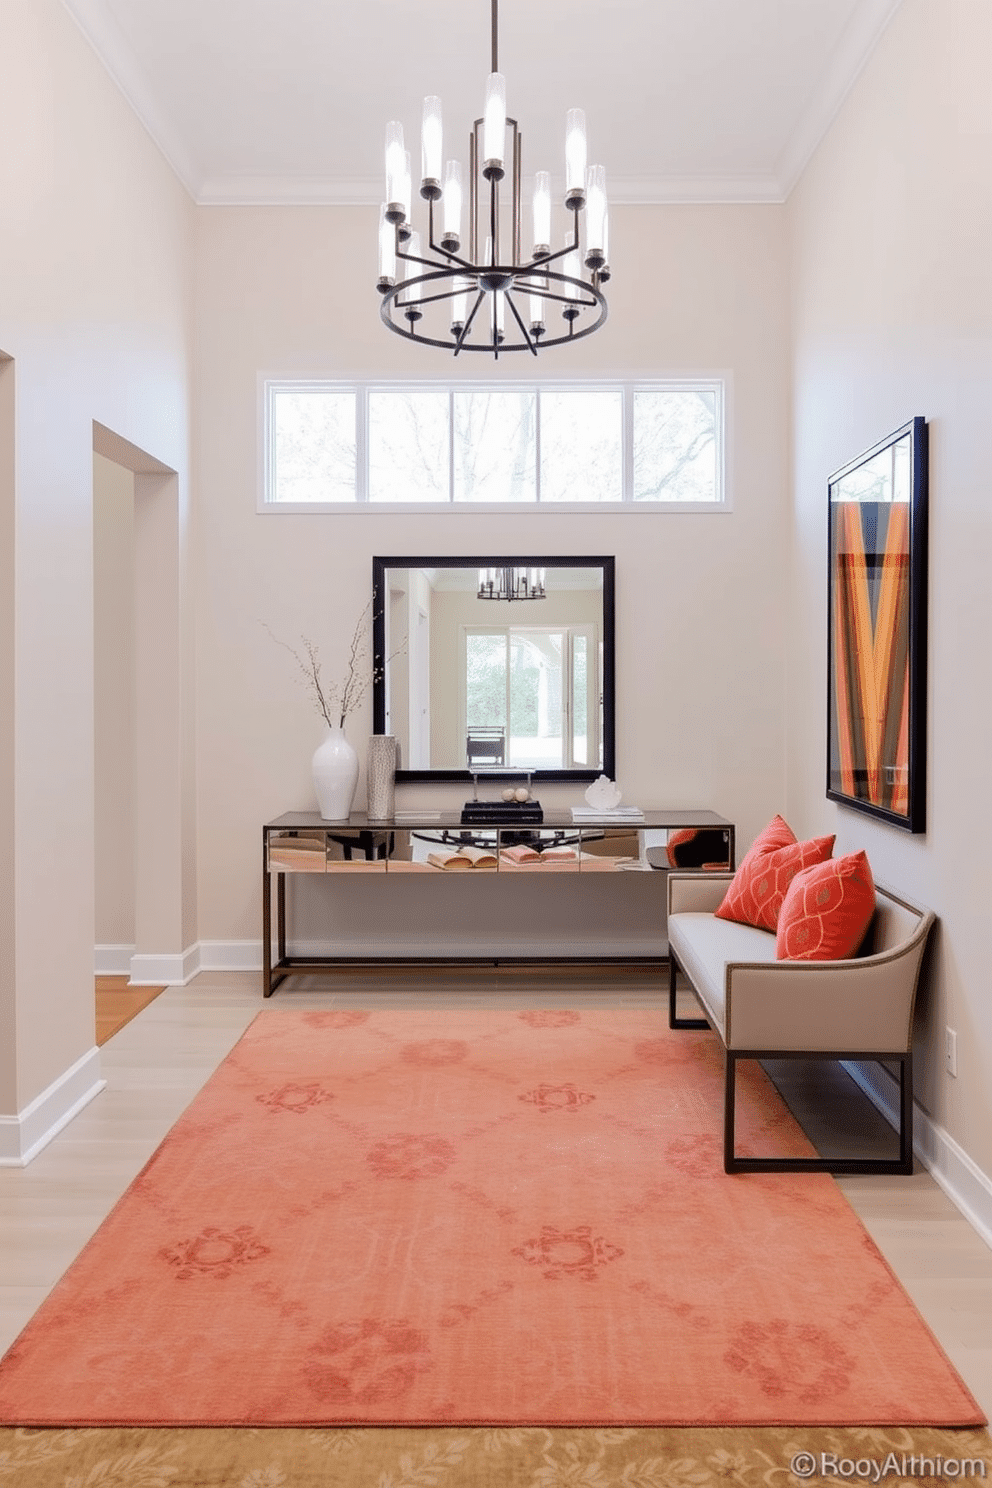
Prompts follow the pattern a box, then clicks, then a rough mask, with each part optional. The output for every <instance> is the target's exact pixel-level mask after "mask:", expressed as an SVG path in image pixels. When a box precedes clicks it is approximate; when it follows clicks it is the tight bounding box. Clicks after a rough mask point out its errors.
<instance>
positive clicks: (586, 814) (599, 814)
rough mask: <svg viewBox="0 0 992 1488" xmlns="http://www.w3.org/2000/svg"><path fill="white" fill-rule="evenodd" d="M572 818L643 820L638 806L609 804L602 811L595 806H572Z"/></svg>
mask: <svg viewBox="0 0 992 1488" xmlns="http://www.w3.org/2000/svg"><path fill="white" fill-rule="evenodd" d="M572 820H573V821H574V822H585V821H590V822H591V821H594V822H612V821H616V822H636V821H643V820H644V812H643V811H642V810H641V808H640V806H611V807H610V809H609V810H608V811H603V810H602V809H601V808H600V807H597V806H573V807H572Z"/></svg>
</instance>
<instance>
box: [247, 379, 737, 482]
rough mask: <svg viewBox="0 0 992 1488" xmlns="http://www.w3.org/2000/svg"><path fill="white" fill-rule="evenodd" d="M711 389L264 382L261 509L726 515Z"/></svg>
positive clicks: (719, 420) (718, 413)
mask: <svg viewBox="0 0 992 1488" xmlns="http://www.w3.org/2000/svg"><path fill="white" fill-rule="evenodd" d="M723 419H724V407H723V384H722V383H721V382H719V381H715V380H714V381H704V382H678V383H675V382H664V383H629V384H628V383H623V384H617V383H612V384H605V385H596V384H590V383H582V384H574V383H573V384H568V385H559V386H552V385H544V384H541V385H535V384H522V383H511V384H505V383H504V384H501V385H500V386H498V387H485V386H476V385H468V384H459V385H458V386H456V387H442V386H436V385H424V384H420V385H418V386H416V387H406V386H400V385H398V384H381V383H376V384H348V385H344V384H339V383H332V382H302V381H275V380H272V381H267V382H265V384H264V439H265V483H264V485H265V489H264V493H263V498H262V505H263V508H264V509H265V510H280V511H300V510H306V511H312V510H314V509H315V508H317V509H321V508H329V509H333V510H339V509H340V508H342V507H350V508H352V509H354V508H356V507H366V508H377V509H380V510H381V509H382V508H383V507H385V506H403V507H409V506H428V507H431V508H437V507H441V506H446V505H447V506H455V507H459V508H462V509H464V508H465V507H471V506H476V507H480V506H515V507H526V506H535V505H540V506H543V507H559V508H561V507H565V506H571V505H573V504H579V505H583V506H588V505H590V504H591V505H604V504H609V505H617V506H624V505H628V506H638V507H641V508H644V507H645V506H652V507H654V506H665V507H671V506H678V507H680V508H685V507H690V508H695V507H703V508H704V509H705V508H708V509H713V508H714V507H720V506H724V505H725V496H724V480H723V446H724V439H723Z"/></svg>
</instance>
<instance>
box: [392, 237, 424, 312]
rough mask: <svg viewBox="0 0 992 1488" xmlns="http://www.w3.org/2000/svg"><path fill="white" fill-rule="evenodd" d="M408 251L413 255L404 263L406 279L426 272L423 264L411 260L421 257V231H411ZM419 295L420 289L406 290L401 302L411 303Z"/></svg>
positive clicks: (401, 296) (400, 297) (414, 277)
mask: <svg viewBox="0 0 992 1488" xmlns="http://www.w3.org/2000/svg"><path fill="white" fill-rule="evenodd" d="M406 252H407V253H408V254H410V255H411V257H410V258H407V259H405V260H404V263H403V278H404V280H410V279H416V278H417V276H418V275H420V274H423V273H426V270H425V268H424V265H423V264H420V263H413V262H411V259H417V258H419V257H420V234H419V232H415V233H411V235H410V241H409V243H407V245H406ZM417 296H418V291H417V290H415V289H414V290H404V292H403V293H402V294H401V295H400V296H399V302H400V303H401V304H403V305H409V304H410V303H411V302H412V301H413V300H415V299H416V298H417Z"/></svg>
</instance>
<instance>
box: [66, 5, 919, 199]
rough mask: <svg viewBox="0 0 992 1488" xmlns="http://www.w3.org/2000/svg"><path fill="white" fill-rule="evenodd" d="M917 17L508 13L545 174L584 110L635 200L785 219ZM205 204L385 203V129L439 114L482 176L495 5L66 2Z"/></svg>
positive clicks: (828, 11)
mask: <svg viewBox="0 0 992 1488" xmlns="http://www.w3.org/2000/svg"><path fill="white" fill-rule="evenodd" d="M899 3H900V0H612V4H609V5H606V4H603V3H602V0H597V3H593V0H502V3H501V5H500V52H499V63H500V71H501V72H503V73H504V74H505V75H506V79H507V103H508V109H509V112H510V113H511V114H512V115H514V116H515V117H516V118H517V120H518V122H519V125H520V129H521V134H522V139H523V169H524V174H525V176H526V175H529V174H532V173H533V172H534V171H535V170H539V169H546V170H550V171H551V172H552V181H553V182H555V181H557V180H559V179H560V178H562V177H563V164H562V155H563V139H564V117H565V110H566V109H567V108H572V107H582V108H584V109H585V111H586V119H587V125H588V132H589V149H590V157H589V158H590V161H591V162H597V163H602V164H603V165H605V167H606V178H607V186H608V188H609V194H610V198H611V200H613V201H616V202H652V201H661V202H670V201H781V200H783V199H784V198H785V197H786V196H787V195H788V193H789V191H790V190H791V188H792V186H793V185H794V183H795V181H796V179H797V178H798V176H799V174H800V172H801V171H802V169H803V167H804V165H805V164H806V162H807V160H808V159H809V157H810V155H811V154H812V152H813V150H814V149H815V148H816V145H817V144H818V142H819V140H820V139H821V138H822V136H823V134H824V132H825V131H826V129H827V128H828V127H829V124H830V122H831V120H832V118H833V117H834V115H835V113H836V111H837V109H838V108H839V106H840V104H841V102H842V101H843V98H844V96H845V94H846V93H847V91H848V89H849V88H850V86H851V84H852V83H853V81H854V79H855V78H856V77H857V75H858V73H859V72H860V70H861V68H862V67H863V65H864V63H865V61H866V60H867V58H868V56H869V55H870V53H871V51H872V48H873V47H874V45H875V43H876V42H877V40H878V38H879V36H880V35H881V33H882V31H883V30H884V28H885V26H886V25H887V24H888V22H889V20H890V19H891V17H892V15H893V14H894V12H895V11H896V9H897V8H898V5H899ZM64 4H65V5H66V7H67V9H68V10H69V12H70V13H71V14H72V16H73V17H74V18H75V20H76V22H77V23H78V25H79V26H80V28H81V29H82V31H83V32H84V34H85V35H86V36H87V38H88V39H89V41H90V42H91V43H92V45H93V47H94V48H95V50H96V51H97V53H98V54H99V56H100V57H101V59H102V60H103V62H104V64H105V66H106V67H107V69H108V71H109V72H110V73H111V75H112V76H113V78H114V79H115V80H116V82H117V83H118V85H119V86H120V88H121V89H122V90H123V92H124V94H125V95H126V97H127V98H128V100H129V101H130V103H131V105H132V106H133V108H134V109H135V110H136V112H137V113H138V115H139V116H140V117H141V119H142V120H143V121H144V124H145V126H146V127H147V129H148V130H149V132H150V134H151V135H152V137H153V138H154V139H155V141H156V142H157V144H158V145H159V147H160V148H161V150H162V151H163V152H164V154H165V155H166V157H167V159H168V160H169V161H170V163H171V164H172V166H173V168H174V169H175V170H176V172H177V174H178V175H179V177H180V178H181V179H182V181H183V182H184V183H185V185H186V187H187V189H188V190H189V192H190V194H191V195H192V196H193V198H194V199H195V200H196V201H198V202H203V203H226V202H231V203H234V202H240V203H250V202H330V203H352V202H370V203H375V202H378V201H380V200H381V198H382V194H383V184H382V178H381V160H382V141H383V134H384V130H385V125H386V121H387V120H389V119H394V118H395V119H400V120H402V121H403V124H404V127H405V131H406V138H407V144H408V145H410V146H411V147H412V154H413V162H414V166H413V168H414V172H415V174H419V169H420V165H419V129H420V107H421V101H422V98H423V96H424V94H426V93H437V94H439V95H440V97H441V99H442V102H443V105H444V122H445V146H444V154H445V158H450V157H452V156H454V157H457V158H459V159H461V160H462V162H463V165H464V164H465V163H466V161H467V153H468V151H467V140H468V132H469V129H470V127H471V122H472V120H473V119H474V118H475V117H476V116H477V115H478V114H480V113H481V111H482V96H483V89H484V85H485V77H486V74H487V73H488V71H489V65H490V56H489V45H490V7H489V3H488V0H431V3H428V0H419V3H414V0H64Z"/></svg>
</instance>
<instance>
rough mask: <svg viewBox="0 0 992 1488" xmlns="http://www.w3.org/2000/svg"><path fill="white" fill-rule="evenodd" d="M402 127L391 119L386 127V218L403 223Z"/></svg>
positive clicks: (403, 155) (404, 154)
mask: <svg viewBox="0 0 992 1488" xmlns="http://www.w3.org/2000/svg"><path fill="white" fill-rule="evenodd" d="M405 158H406V152H405V150H404V148H403V125H402V124H401V123H400V122H399V120H398V119H391V120H390V122H389V123H388V124H387V125H386V216H387V218H388V220H389V221H390V222H403V221H404V220H405V214H404V212H403V165H404V160H405Z"/></svg>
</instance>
